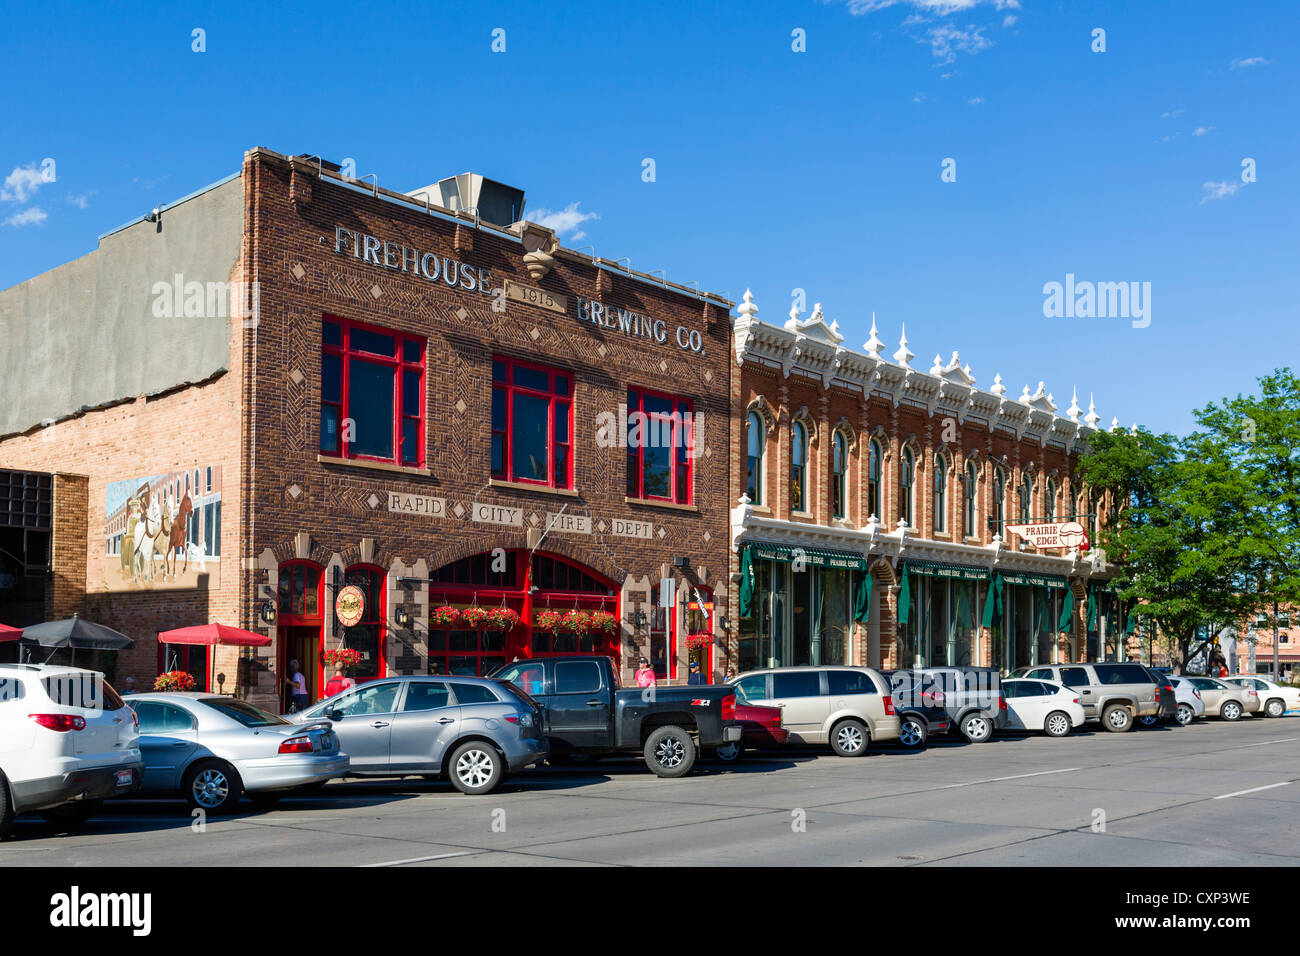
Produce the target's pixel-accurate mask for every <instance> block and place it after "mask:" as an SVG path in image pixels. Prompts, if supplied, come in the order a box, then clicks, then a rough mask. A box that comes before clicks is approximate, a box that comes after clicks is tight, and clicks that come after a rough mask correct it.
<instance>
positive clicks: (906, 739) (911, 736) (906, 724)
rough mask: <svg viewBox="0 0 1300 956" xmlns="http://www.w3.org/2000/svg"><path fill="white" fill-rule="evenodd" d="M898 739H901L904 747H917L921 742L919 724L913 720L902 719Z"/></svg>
mask: <svg viewBox="0 0 1300 956" xmlns="http://www.w3.org/2000/svg"><path fill="white" fill-rule="evenodd" d="M898 739H899V740H900V741H902V743H903V746H904V747H918V746H920V744H921V740H922V735H921V725H920V724H918V723H917V722H916V721H914V720H905V721H903V726H902V727H901V728H899V731H898Z"/></svg>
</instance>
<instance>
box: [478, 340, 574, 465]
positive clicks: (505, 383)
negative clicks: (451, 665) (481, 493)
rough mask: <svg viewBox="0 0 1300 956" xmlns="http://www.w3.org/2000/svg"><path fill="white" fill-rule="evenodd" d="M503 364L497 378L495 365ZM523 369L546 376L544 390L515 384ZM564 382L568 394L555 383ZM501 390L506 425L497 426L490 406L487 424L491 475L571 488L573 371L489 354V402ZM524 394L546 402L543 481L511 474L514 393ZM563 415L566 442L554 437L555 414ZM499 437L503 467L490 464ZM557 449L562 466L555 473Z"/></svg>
mask: <svg viewBox="0 0 1300 956" xmlns="http://www.w3.org/2000/svg"><path fill="white" fill-rule="evenodd" d="M498 365H500V366H501V367H502V369H501V370H502V373H503V377H502V378H500V379H498V377H497V366H498ZM517 368H524V369H528V370H529V371H533V372H540V373H541V374H544V375H546V376H547V390H546V391H541V390H539V389H535V388H532V387H529V386H526V385H518V384H516V383H515V369H517ZM561 381H563V382H565V383H567V386H568V390H567V394H564V395H561V394H559V390H558V388H557V382H561ZM498 392H500V393H502V394H503V395H504V396H505V427H504V428H497V427H496V419H495V415H493V414H492V410H491V409H489V423H490V424H491V426H492V429H491V433H492V439H491V440H492V445H490V446H489V449H488V454H489V462H488V466H489V471H490V472H491V475H492V477H493V478H495V479H497V480H499V481H514V482H520V483H522V484H527V485H537V486H539V487H549V488H572V487H573V447H574V442H573V373H571V372H562V371H560V370H559V369H555V368H551V367H550V366H547V365H538V364H536V363H535V362H525V361H522V360H521V359H516V358H510V357H508V356H505V355H494V356H492V402H493V403H494V404H495V402H496V396H497V393H498ZM516 395H527V396H530V397H533V398H544V399H546V400H547V405H546V473H547V478H546V480H545V481H539V480H537V479H536V478H528V477H523V476H520V475H516V474H515V473H514V417H515V396H516ZM557 412H559V413H560V414H562V415H564V416H565V419H566V421H567V424H568V435H569V439H568V441H563V442H556V440H555V422H556V413H557ZM498 438H499V439H500V441H501V449H502V451H501V464H502V467H501V468H499V469H497V468H492V467H491V458H490V456H491V452H492V448H493V447H494V446H495V445H496V442H497V440H498ZM558 448H563V449H564V450H565V456H564V461H565V467H564V473H563V474H556V468H555V454H556V450H557V449H558Z"/></svg>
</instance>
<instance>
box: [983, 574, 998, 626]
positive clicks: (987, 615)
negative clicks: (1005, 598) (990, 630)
mask: <svg viewBox="0 0 1300 956" xmlns="http://www.w3.org/2000/svg"><path fill="white" fill-rule="evenodd" d="M1001 621H1002V575H1000V574H999V575H997V576H996V577H995V578H994V579H993V584H992V586H991V587H990V588H989V590H988V595H987V596H986V597H985V598H984V620H983V625H982V626H984V627H994V626H995V625H996V624H998V623H1000V622H1001Z"/></svg>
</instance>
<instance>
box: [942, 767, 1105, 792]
mask: <svg viewBox="0 0 1300 956" xmlns="http://www.w3.org/2000/svg"><path fill="white" fill-rule="evenodd" d="M1081 769H1082V768H1081V767H1065V768H1064V769H1062V770H1039V771H1037V772H1036V773H1017V774H1012V775H1011V776H1010V777H990V778H989V779H988V780H968V781H966V782H965V783H950V784H947V785H946V786H943V787H936V788H935V789H936V790H951V789H953V788H954V787H970V786H974V785H975V784H977V783H997V782H998V781H1000V780H1023V779H1024V778H1025V777H1044V776H1047V775H1048V774H1052V773H1073V772H1074V771H1076V770H1081Z"/></svg>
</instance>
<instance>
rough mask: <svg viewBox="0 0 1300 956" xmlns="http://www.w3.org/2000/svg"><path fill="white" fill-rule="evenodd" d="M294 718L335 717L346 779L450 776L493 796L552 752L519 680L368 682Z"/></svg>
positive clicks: (466, 788) (459, 785) (462, 786)
mask: <svg viewBox="0 0 1300 956" xmlns="http://www.w3.org/2000/svg"><path fill="white" fill-rule="evenodd" d="M291 717H292V719H293V720H296V721H298V722H300V723H314V722H316V721H319V720H321V719H322V718H323V719H325V720H329V721H331V722H333V724H334V732H335V733H336V734H338V737H339V741H340V743H341V744H342V747H343V750H344V752H346V753H347V755H348V757H349V758H350V759H351V761H352V766H351V767H350V768H349V770H348V776H375V777H403V776H408V775H411V774H420V775H423V776H427V777H448V778H450V779H451V782H452V785H453V786H454V787H455V788H456V789H457V790H459V791H461V793H469V794H480V793H490V792H491V791H493V790H495V789H496V788H497V787H498V786H499V785H500V784H501V782H502V781H503V780H504V779H505V778H506V776H507V775H508V774H510V773H512V772H513V771H516V770H521V769H522V768H524V767H527V766H528V765H529V764H533V763H536V762H538V761H539V760H542V759H543V758H545V757H546V753H547V748H546V737H545V734H544V732H543V727H542V714H541V710H540V708H538V706H537V705H536V704H535V703H534V702H533V701H532V699H531V698H530V697H529V696H528V695H527V694H525V693H524V692H523V691H521V690H519V688H517V687H515V686H514V685H512V684H506V683H502V682H500V681H494V680H486V679H484V678H481V677H454V676H445V677H444V676H438V677H392V678H384V679H380V680H375V681H369V682H368V683H365V684H362V685H360V686H359V687H354V688H352V689H351V690H346V691H344V692H343V693H341V694H336V695H334V696H333V697H331V698H329V699H328V700H325V701H322V702H321V703H319V704H317V705H316V706H315V707H309V708H308V709H307V710H305V711H301V712H299V713H297V714H293V715H291Z"/></svg>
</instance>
